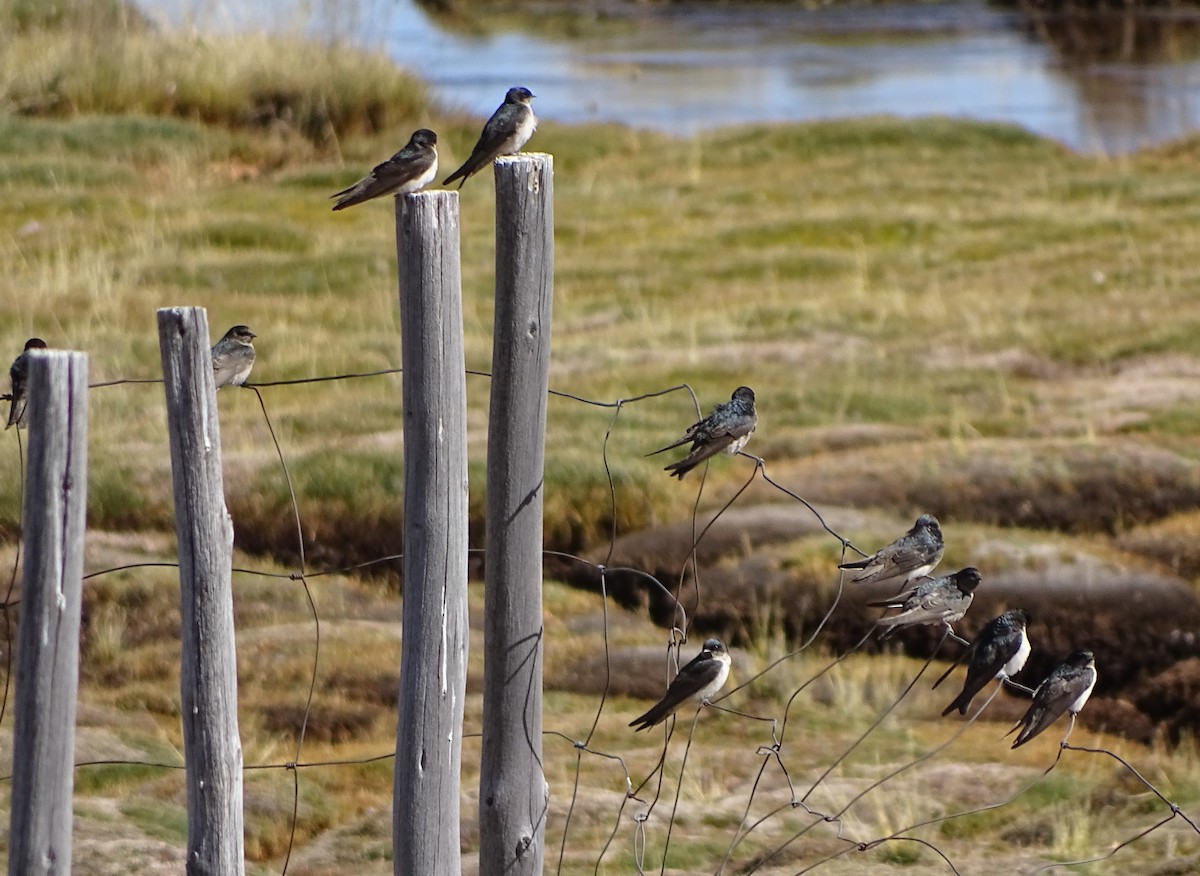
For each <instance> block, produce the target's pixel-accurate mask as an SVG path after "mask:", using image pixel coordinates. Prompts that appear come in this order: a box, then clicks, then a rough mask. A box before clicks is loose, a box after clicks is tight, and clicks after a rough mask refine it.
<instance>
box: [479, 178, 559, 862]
mask: <svg viewBox="0 0 1200 876" xmlns="http://www.w3.org/2000/svg"><path fill="white" fill-rule="evenodd" d="M495 173H496V316H495V329H494V340H493V343H492V397H491V409H490V412H489V418H488V460H487V536H486V539H487V540H486V547H485V551H484V556H485V560H484V575H485V579H486V580H485V586H484V612H483V614H484V669H483V726H484V733H483V747H482V752H481V764H480V774H479V872H480V874H481V876H501V874H504V876H518V874H525V876H528V874H540V873H541V872H542V864H543V859H544V854H545V848H544V846H545V828H546V812H547V807H548V804H549V793H550V792H549V786H548V785H547V783H546V777H545V773H544V771H543V769H542V657H543V655H542V644H543V643H542V504H543V488H544V473H545V472H544V469H545V465H544V463H545V449H546V397H547V390H548V388H549V380H550V316H551V304H552V302H553V297H554V163H553V158H552V157H551V156H549V155H540V154H533V155H518V156H515V157H512V158H501V159H500V160H498V161H497V162H496V165H495Z"/></svg>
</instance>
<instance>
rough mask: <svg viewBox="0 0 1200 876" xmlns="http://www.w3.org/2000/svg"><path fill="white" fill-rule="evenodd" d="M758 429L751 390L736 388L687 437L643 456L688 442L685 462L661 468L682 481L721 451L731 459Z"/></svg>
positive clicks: (692, 428) (690, 429) (690, 428)
mask: <svg viewBox="0 0 1200 876" xmlns="http://www.w3.org/2000/svg"><path fill="white" fill-rule="evenodd" d="M757 425H758V414H757V413H756V412H755V410H754V390H752V389H751V388H750V387H748V386H739V387H738V388H737V389H735V390H734V391H733V395H732V396H731V397H730V399H729V401H727V402H725V403H724V404H719V405H717V406H716V407H715V408H713V412H712V413H711V414H709V415H708V416H707V417H705V418H704V419H703V420H701V421H700V422H699V423H693V424H692V425H691V426H689V427H688V430H687V434H685V435H684V436H683V437H682V438H680V439H679V440H678V441H675V442H673V443H671V444H668V445H667V446H666V447H660V448H658V450H655V451H654V453H648V454H646V455H647V456H654V455H655V454H658V453H662V452H663V451H665V450H672V449H673V448H676V447H679V446H681V445H683V444H687V443H688V442H689V441H691V442H692V448H691V450H690V451H688V455H687V456H686V457H685V458H683V459H681V460H679V461H678V462H673V463H671V464H670V465H668V466H666V467H665V468H663V471H669V472H670V473H671V476H672V477H677V478H679V479H680V480H683V476H684V475H685V474H687V473H688V472H689V471H691V470H692V469H694V468H695V467H696V466H698V465H699V464H700V463H702V462H704V460H706V459H708V458H709V457H712V456H716V455H717V454H718V453H720V452H721V451H725V452H726V453H728V454H729V455H730V456H732V455H734V454H735V453H738V452H739V451H741V449H742V448H743V447H745V446H746V442H747V441H749V440H750V436H751V435H753V434H754V427H755V426H757Z"/></svg>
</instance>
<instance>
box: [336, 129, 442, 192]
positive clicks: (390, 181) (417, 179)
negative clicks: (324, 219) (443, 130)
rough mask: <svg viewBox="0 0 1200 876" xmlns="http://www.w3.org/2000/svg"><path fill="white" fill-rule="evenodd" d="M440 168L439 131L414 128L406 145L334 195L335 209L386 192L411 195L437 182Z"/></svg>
mask: <svg viewBox="0 0 1200 876" xmlns="http://www.w3.org/2000/svg"><path fill="white" fill-rule="evenodd" d="M437 171H438V154H437V134H435V133H433V131H431V130H429V129H428V128H421V129H420V130H417V131H414V132H413V135H412V136H411V137H410V138H409V140H408V143H406V144H405V146H404V148H403V149H401V150H400V151H399V152H397V153H396V154H395V155H393V156H392V157H391V158H389V159H388V160H387V161H385V162H383V163H382V164H377V165H375V166H374V167H373V168H371V172H370V173H368V174H367V175H366V176H364V177H363V178H362V179H360V180H359V181H358V182H356V183H355V184H354V185H352V186H350V188H348V189H342V190H341V191H340V192H338V193H337V194H335V195H330V197H331V198H337V199H338V202H337V203H336V204H334V205H333V209H334V210H345V209H346V208H347V207H353V206H354V205H355V204H361V203H362V202H363V201H369V200H371V199H372V198H378V197H381V196H383V195H407V194H408V193H410V192H419V191H420V190H421V189H423V188H425V186H427V185H429V184H430V183H431V182H433V178H434V177H435V176H437Z"/></svg>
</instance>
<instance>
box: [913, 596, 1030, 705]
mask: <svg viewBox="0 0 1200 876" xmlns="http://www.w3.org/2000/svg"><path fill="white" fill-rule="evenodd" d="M1029 622H1030V617H1029V612H1027V611H1026V610H1025V609H1023V608H1010V609H1009V610H1008V611H1006V612H1004V614H1002V615H1000V616H999V617H994V618H992V619H991V620H990V621H988V622H987V623H986V624H985V625H984V627H983V629H981V630H980V631H979V633H978V634H977V635H976V636H975V638H974V639H973V640H972V641H971V645H970V647H968V648H967V650H966V651H965V652H964V653H963V654H961V655H960V656H959V658H958V660H955V661H954V664H953V665H952V666H951V667H950V668H949V669H947V670H946V672H945V674H943V675H942V677H941V678H939V679H938V680H937V681H935V682H934V683H933V686H934V688H936V687H937V686H938V685H939V684H941V683H942V682H943V681H945V680H946V679H947V678H949V677H950V673H951V672H953V671H954V668H955V667H956V666H958V664H959V663H960V662H961V661H962V659H963V658H964V657H966V656H967V655H970V657H971V662H970V663H968V664H967V680H966V681H965V682H963V689H962V693H960V694H959V695H958V696H956V697H955V698H954V700H953V701H952V702H951V703H950V705H948V706H946V710H945V711H944V712H942V717H943V718H944V717H945V716H946V715H949V714H950V713H951V712H953V711H954V710H955V709H957V710H958V713H959V714H960V715H965V714H966V713H967V708H968V707H969V706H970V705H971V700H972V699H974V698H975V695H976V694H977V693H979V692H980V691H981V690H983V689H984V688H985V687H986V686H987V684H988V682H989V681H991V680H992V679H993V678H998V679H1000V681H1001V682H1003V681H1004V679H1006V678H1012V677H1013V676H1014V675H1016V674H1017V673H1018V672H1020V671H1021V669H1022V668H1023V667H1024V666H1025V661H1026V660H1028V659H1029V633H1028V627H1029Z"/></svg>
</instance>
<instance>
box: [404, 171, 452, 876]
mask: <svg viewBox="0 0 1200 876" xmlns="http://www.w3.org/2000/svg"><path fill="white" fill-rule="evenodd" d="M396 250H397V254H398V262H399V268H400V334H401V363H402V365H403V367H404V376H403V378H402V388H403V393H404V619H403V623H404V631H403V640H402V644H401V654H400V660H401V663H400V703H399V710H400V715H399V723H398V725H397V730H396V768H395V789H394V796H393V803H394V805H393V812H392V840H393V849H394V852H393V869H394V872H395V873H396V876H457V874H459V873H460V872H461V871H462V862H461V859H460V858H461V853H460V851H459V806H460V801H459V788H460V784H461V780H460V777H459V770H460V767H461V763H462V722H463V700H464V699H465V697H466V688H467V645H468V641H469V631H468V626H467V384H466V359H465V356H464V352H463V317H462V279H461V269H460V266H459V221H458V193H457V192H421V193H418V194H412V195H405V196H403V197H400V198H397V199H396Z"/></svg>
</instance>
